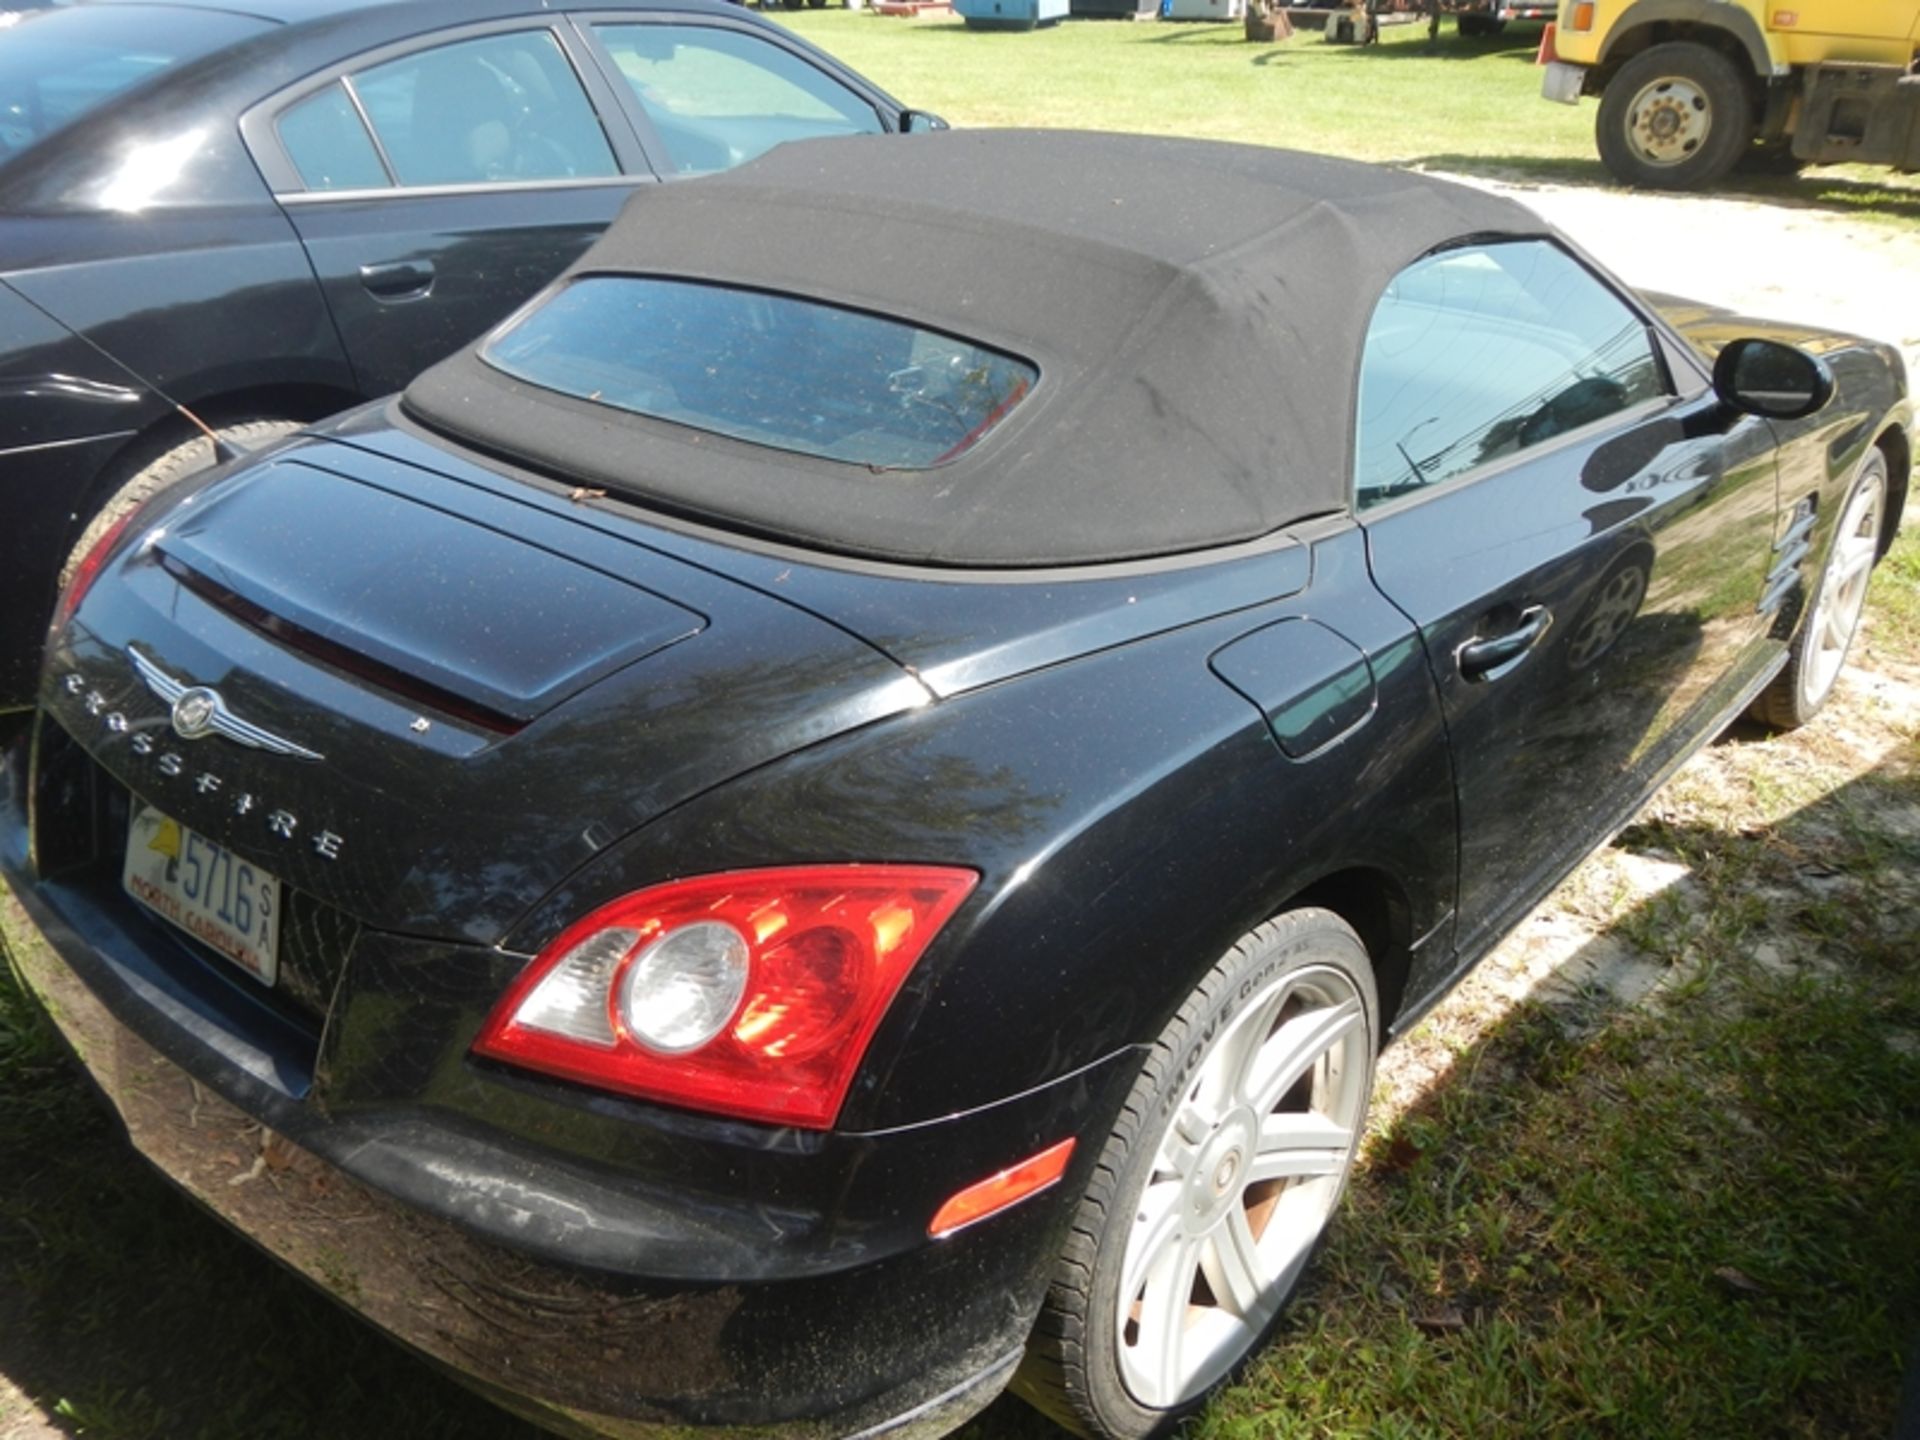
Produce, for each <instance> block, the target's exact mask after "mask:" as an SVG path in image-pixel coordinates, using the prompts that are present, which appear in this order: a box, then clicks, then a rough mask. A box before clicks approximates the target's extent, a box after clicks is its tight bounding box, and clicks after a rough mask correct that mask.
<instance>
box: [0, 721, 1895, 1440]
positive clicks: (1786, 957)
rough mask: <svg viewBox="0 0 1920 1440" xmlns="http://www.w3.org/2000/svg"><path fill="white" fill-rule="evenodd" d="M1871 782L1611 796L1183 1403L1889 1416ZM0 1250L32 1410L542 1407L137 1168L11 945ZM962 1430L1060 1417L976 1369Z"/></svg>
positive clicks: (329, 1432) (1888, 1274)
mask: <svg viewBox="0 0 1920 1440" xmlns="http://www.w3.org/2000/svg"><path fill="white" fill-rule="evenodd" d="M1748 738H1749V737H1744V736H1739V735H1736V736H1734V737H1733V740H1732V743H1735V744H1744V743H1746V742H1747V739H1748ZM1915 762H1920V756H1914V757H1910V758H1909V760H1908V761H1906V762H1903V766H1905V767H1912V768H1916V769H1920V765H1916V764H1915ZM1889 793H1893V794H1896V797H1897V798H1900V799H1901V800H1902V803H1905V804H1907V805H1908V806H1909V807H1910V808H1913V809H1916V810H1920V781H1916V778H1915V775H1914V774H1913V773H1911V772H1910V769H1909V768H1903V769H1902V770H1901V771H1900V772H1899V773H1898V774H1895V773H1892V772H1889V773H1888V774H1886V775H1881V776H1872V777H1868V778H1866V779H1864V780H1861V781H1858V782H1856V783H1855V784H1854V785H1852V786H1849V787H1846V788H1844V789H1842V790H1839V791H1836V792H1834V793H1832V794H1829V795H1827V796H1824V797H1822V798H1821V799H1819V800H1818V801H1816V802H1814V803H1812V804H1810V805H1808V806H1806V807H1805V808H1803V809H1801V810H1799V811H1798V812H1795V813H1794V814H1792V815H1791V816H1790V817H1788V818H1787V819H1785V820H1782V821H1780V822H1778V823H1774V824H1769V825H1749V826H1746V827H1744V828H1740V829H1736V830H1721V829H1716V828H1712V827H1709V826H1706V825H1702V824H1700V823H1697V822H1695V821H1692V820H1687V819H1681V820H1668V819H1663V818H1660V814H1659V812H1658V810H1656V811H1655V812H1654V818H1652V819H1643V820H1642V821H1641V822H1640V823H1639V824H1636V825H1635V826H1633V827H1631V828H1630V829H1629V830H1628V831H1626V832H1625V833H1624V834H1623V836H1622V837H1621V841H1620V842H1619V843H1620V847H1621V850H1622V852H1623V853H1624V854H1626V855H1628V856H1631V857H1635V858H1637V859H1639V860H1642V861H1651V862H1654V863H1659V864H1663V865H1666V866H1668V867H1670V868H1671V870H1672V871H1673V872H1674V873H1675V874H1676V875H1677V876H1678V877H1679V878H1678V879H1677V880H1676V882H1675V883H1674V884H1672V885H1671V886H1670V887H1669V888H1667V889H1665V890H1663V891H1660V892H1659V893H1656V894H1654V895H1652V896H1650V897H1648V898H1645V899H1643V900H1642V901H1640V902H1639V903H1637V904H1635V905H1633V906H1631V907H1629V908H1628V909H1627V910H1626V911H1625V912H1624V913H1621V914H1620V915H1618V916H1617V918H1615V919H1613V920H1612V921H1611V922H1610V923H1608V924H1606V925H1605V926H1604V927H1603V928H1602V929H1601V930H1600V931H1599V932H1598V933H1597V934H1596V935H1594V936H1593V937H1592V938H1590V939H1588V940H1587V941H1585V942H1584V943H1582V944H1580V945H1579V946H1578V947H1577V948H1575V949H1573V950H1572V952H1571V953H1569V954H1567V955H1565V956H1562V957H1559V958H1558V959H1556V960H1555V961H1554V962H1553V963H1552V965H1551V966H1550V967H1549V968H1548V970H1547V972H1546V973H1544V974H1543V977H1542V979H1541V982H1540V987H1539V989H1538V990H1537V991H1536V993H1535V996H1534V997H1533V998H1531V999H1527V1000H1524V1001H1522V1002H1521V1003H1520V1004H1519V1005H1518V1007H1517V1008H1515V1009H1514V1010H1513V1011H1512V1012H1511V1013H1510V1014H1509V1015H1507V1016H1506V1018H1504V1019H1503V1020H1501V1021H1499V1022H1497V1023H1496V1024H1495V1025H1494V1026H1493V1027H1492V1029H1491V1030H1489V1031H1488V1032H1487V1033H1485V1034H1484V1035H1482V1036H1480V1037H1479V1038H1477V1039H1475V1040H1474V1041H1473V1042H1472V1043H1470V1044H1466V1045H1463V1046H1460V1047H1459V1048H1457V1049H1455V1050H1454V1051H1452V1052H1451V1054H1450V1055H1449V1056H1448V1058H1447V1061H1446V1063H1445V1064H1443V1065H1442V1066H1441V1067H1440V1068H1439V1072H1438V1073H1437V1074H1435V1075H1434V1076H1432V1077H1431V1078H1430V1079H1428V1080H1427V1081H1425V1082H1424V1083H1423V1084H1422V1085H1421V1087H1420V1093H1419V1095H1418V1098H1417V1099H1415V1100H1414V1101H1413V1102H1412V1103H1411V1104H1410V1106H1409V1107H1408V1108H1407V1109H1405V1110H1404V1111H1403V1112H1402V1114H1401V1115H1400V1117H1399V1118H1398V1120H1397V1121H1396V1122H1395V1123H1394V1124H1393V1126H1392V1128H1391V1130H1390V1131H1389V1132H1388V1133H1387V1134H1386V1135H1385V1136H1384V1137H1381V1139H1380V1140H1379V1141H1378V1143H1376V1144H1375V1145H1374V1146H1372V1147H1371V1150H1370V1153H1369V1157H1368V1159H1367V1161H1366V1163H1365V1164H1364V1165H1363V1167H1362V1169H1361V1171H1360V1172H1359V1173H1358V1175H1357V1177H1356V1181H1355V1184H1354V1189H1353V1194H1352V1196H1351V1200H1350V1203H1349V1205H1348V1207H1347V1209H1346V1211H1345V1213H1344V1215H1343V1218H1342V1219H1341V1220H1340V1221H1339V1222H1338V1224H1337V1225H1336V1227H1335V1232H1334V1235H1333V1238H1332V1240H1331V1242H1330V1243H1329V1245H1328V1247H1327V1249H1326V1250H1325V1252H1324V1253H1323V1255H1322V1257H1321V1259H1320V1260H1319V1262H1318V1263H1317V1264H1316V1265H1315V1267H1314V1269H1313V1271H1312V1272H1311V1273H1310V1275H1309V1279H1308V1281H1307V1284H1306V1286H1305V1287H1304V1289H1303V1292H1302V1294H1301V1296H1300V1298H1299V1300H1298V1303H1297V1304H1296V1305H1295V1307H1294V1308H1293V1310H1292V1311H1291V1312H1290V1314H1289V1317H1288V1318H1287V1320H1286V1321H1285V1323H1284V1324H1283V1327H1282V1329H1281V1331H1280V1333H1279V1334H1278V1336H1277V1337H1276V1339H1275V1341H1274V1343H1273V1344H1272V1345H1271V1346H1270V1347H1269V1348H1268V1349H1267V1350H1265V1351H1264V1352H1263V1353H1262V1354H1261V1355H1260V1356H1259V1357H1257V1358H1256V1360H1255V1361H1254V1362H1253V1364H1252V1365H1251V1366H1250V1367H1249V1370H1248V1372H1247V1373H1246V1375H1245V1376H1244V1377H1243V1379H1242V1381H1241V1383H1240V1384H1239V1385H1237V1386H1236V1387H1235V1388H1234V1389H1233V1390H1231V1391H1229V1392H1228V1393H1227V1394H1226V1395H1225V1396H1224V1397H1223V1398H1222V1399H1221V1400H1220V1401H1218V1402H1216V1404H1215V1405H1214V1406H1213V1407H1211V1408H1210V1409H1209V1411H1208V1412H1207V1413H1206V1415H1205V1416H1204V1417H1202V1419H1201V1420H1200V1421H1199V1422H1198V1423H1197V1426H1196V1427H1195V1429H1196V1433H1197V1434H1198V1435H1199V1436H1200V1437H1213V1436H1222V1437H1224V1436H1229V1435H1232V1436H1241V1435H1249V1434H1259V1435H1262V1436H1266V1435H1276V1436H1277V1435H1282V1434H1285V1435H1293V1434H1298V1435H1302V1436H1309V1435H1325V1434H1328V1433H1335V1432H1338V1433H1348V1432H1350V1431H1351V1432H1356V1433H1357V1432H1365V1433H1370V1434H1381V1435H1385V1434H1396V1435H1397V1434H1404V1435H1414V1434H1421V1435H1425V1434H1472V1435H1476V1436H1487V1437H1499V1436H1520V1435H1533V1434H1539V1433H1544V1432H1547V1431H1552V1430H1557V1429H1564V1428H1566V1427H1568V1426H1572V1427H1574V1428H1575V1429H1580V1428H1581V1427H1582V1426H1584V1425H1586V1424H1587V1422H1590V1421H1591V1422H1594V1425H1595V1427H1597V1428H1593V1431H1592V1433H1595V1434H1609V1435H1620V1436H1635V1435H1650V1434H1688V1435H1693V1436H1715V1435H1720V1436H1728V1437H1735V1436H1738V1437H1742V1440H1745V1437H1747V1436H1750V1435H1753V1434H1759V1433H1782V1434H1785V1433H1794V1434H1859V1435H1872V1434H1882V1433H1885V1430H1886V1426H1887V1424H1888V1423H1889V1422H1890V1421H1891V1418H1892V1414H1893V1408H1894V1404H1895V1391H1896V1389H1897V1385H1898V1359H1899V1353H1900V1350H1901V1349H1902V1347H1903V1345H1904V1342H1905V1341H1906V1339H1907V1337H1908V1335H1909V1334H1910V1333H1911V1327H1912V1326H1913V1324H1914V1322H1915V1320H1916V1319H1917V1318H1920V1273H1917V1272H1920V1252H1916V1251H1915V1249H1914V1248H1913V1247H1912V1246H1911V1244H1910V1243H1909V1240H1910V1236H1911V1233H1912V1229H1913V1226H1914V1224H1915V1223H1916V1220H1920V1217H1917V1216H1916V1215H1915V1213H1914V1207H1915V1198H1916V1197H1915V1189H1914V1186H1915V1184H1916V1183H1920V1155H1916V1153H1915V1151H1916V1145H1915V1141H1914V1134H1913V1129H1914V1127H1913V1126H1912V1124H1911V1121H1912V1117H1913V1116H1914V1115H1915V1114H1916V1113H1920V1063H1916V1062H1915V1061H1914V1059H1913V1057H1912V1055H1911V1054H1910V1053H1908V1052H1905V1051H1902V1050H1900V1049H1898V1048H1897V1046H1896V1041H1897V1040H1898V1039H1899V1037H1901V1036H1906V1037H1909V1038H1912V1037H1914V1036H1916V1035H1920V982H1916V980H1915V979H1914V978H1913V975H1912V972H1911V966H1910V963H1909V961H1910V958H1911V954H1912V953H1913V949H1914V948H1915V947H1920V918H1916V916H1915V915H1914V913H1913V911H1912V909H1911V908H1909V909H1908V910H1907V911H1906V912H1904V913H1903V912H1902V911H1901V910H1900V909H1899V908H1898V900H1897V897H1896V896H1895V895H1894V894H1893V893H1891V892H1887V891H1885V890H1884V888H1883V881H1884V879H1885V877H1887V876H1901V875H1905V874H1910V873H1912V872H1913V871H1915V870H1916V869H1920V842H1917V841H1916V840H1915V839H1914V838H1913V836H1912V834H1910V833H1907V832H1904V831H1900V830H1898V829H1894V830H1889V831H1887V832H1886V833H1882V832H1881V830H1879V829H1876V828H1875V827H1874V826H1873V825H1871V824H1866V823H1863V819H1862V817H1863V815H1864V814H1867V813H1868V812H1869V810H1870V808H1871V805H1877V804H1880V803H1882V802H1883V801H1884V800H1885V797H1886V796H1887V795H1888V794H1889ZM1755 896H1764V897H1766V898H1765V900H1764V903H1757V902H1756V901H1755V899H1754V897H1755ZM1763 935H1764V936H1766V937H1768V940H1767V943H1768V944H1770V945H1772V946H1774V947H1775V949H1776V951H1778V952H1779V953H1776V954H1775V955H1774V957H1773V958H1772V959H1771V960H1767V961H1765V962H1764V963H1762V962H1760V961H1756V960H1754V959H1753V958H1751V957H1752V956H1753V955H1756V954H1759V953H1760V952H1759V951H1758V949H1757V947H1758V945H1759V944H1760V937H1762V936H1763ZM1796 954H1797V955H1799V956H1800V957H1801V959H1798V960H1796V959H1794V958H1792V957H1793V955H1796ZM1670 962H1671V963H1670ZM1654 981H1658V982H1659V983H1660V985H1661V987H1662V988H1663V989H1664V991H1665V994H1666V998H1665V999H1663V1000H1662V999H1656V1000H1655V1001H1653V1002H1651V1003H1650V1004H1649V1003H1635V1002H1638V1001H1641V1000H1642V992H1643V991H1644V990H1645V988H1646V986H1647V985H1648V984H1650V983H1652V982H1654ZM1441 1018H1442V1019H1444V1017H1441ZM1903 1115H1904V1116H1905V1117H1906V1122H1907V1123H1906V1125H1905V1127H1904V1130H1903V1128H1902V1126H1901V1124H1900V1117H1901V1116H1903ZM0 1276H4V1278H5V1283H4V1285H0V1375H4V1376H6V1377H7V1378H8V1379H10V1380H12V1381H13V1382H14V1383H15V1384H16V1385H18V1386H19V1387H20V1388H21V1389H22V1390H23V1391H25V1392H26V1393H27V1394H28V1395H29V1396H31V1397H32V1398H33V1399H34V1400H35V1401H36V1402H37V1403H38V1404H39V1405H40V1406H41V1408H42V1409H44V1410H46V1411H49V1412H53V1411H55V1410H56V1407H57V1408H58V1410H59V1413H60V1415H61V1417H62V1418H61V1419H60V1420H59V1422H58V1425H59V1428H58V1430H57V1431H56V1432H55V1433H57V1434H63V1435H67V1436H74V1437H78V1436H80V1435H82V1434H83V1433H84V1435H85V1436H87V1437H89V1440H93V1437H99V1440H132V1437H136V1436H137V1437H148V1436H165V1437H169V1440H226V1437H241V1436H244V1437H246V1440H339V1437H360V1436H406V1437H408V1440H439V1437H447V1440H452V1437H462V1440H534V1437H535V1436H536V1435H537V1434H538V1432H536V1431H535V1430H533V1429H532V1428H530V1427H528V1426H527V1425H525V1424H524V1423H522V1422H520V1421H517V1420H515V1419H513V1418H511V1417H509V1416H506V1415H504V1414H502V1413H501V1412H499V1411H497V1410H494V1409H493V1408H491V1407H490V1406H488V1405H487V1404H485V1403H484V1402H482V1401H480V1400H478V1399H477V1398H475V1397H472V1396H470V1395H468V1394H467V1393H466V1392H464V1391H463V1390H461V1389H459V1388H458V1387H457V1386H455V1385H454V1384H452V1383H451V1382H449V1381H446V1380H444V1379H442V1378H441V1377H440V1376H439V1375H438V1374H437V1373H436V1372H434V1371H433V1370H431V1369H429V1368H427V1367H426V1366H424V1365H422V1364H420V1363H417V1362H416V1361H415V1360H413V1359H411V1358H410V1357H409V1356H408V1355H407V1354H406V1353H404V1352H403V1351H401V1350H400V1349H399V1348H397V1347H395V1346H394V1345H392V1344H390V1343H389V1342H387V1341H386V1340H384V1339H383V1338H381V1337H380V1336H378V1335H377V1334H375V1333H374V1332H373V1331H372V1330H371V1329H370V1328H368V1327H366V1326H364V1325H363V1324H361V1323H359V1322H358V1321H356V1320H354V1319H352V1318H351V1317H349V1316H348V1315H346V1314H345V1313H344V1312H342V1311H340V1310H339V1309H337V1308H336V1307H335V1306H334V1305H333V1303H332V1302H331V1301H329V1300H327V1299H325V1298H324V1297H323V1296H321V1295H320V1294H318V1293H317V1292H315V1291H313V1290H311V1289H309V1288H308V1287H307V1286H306V1285H305V1284H304V1283H302V1282H300V1281H298V1280H296V1279H294V1278H292V1277H291V1276H290V1275H288V1274H286V1273H284V1272H282V1271H281V1270H280V1269H279V1268H278V1267H277V1266H275V1265H274V1264H272V1263H271V1262H270V1261H268V1260H267V1259H266V1258H265V1257H263V1256H261V1255H259V1254H258V1253H257V1252H255V1251H254V1250H253V1249H252V1248H251V1247H250V1246H249V1245H247V1244H246V1243H245V1242H243V1241H240V1240H239V1239H237V1238H235V1237H234V1236H232V1235H231V1234H229V1233H227V1232H226V1231H224V1230H223V1229H222V1228H221V1227H220V1226H219V1225H217V1224H216V1223H215V1222H213V1221H211V1220H209V1219H207V1218H206V1217H205V1216H203V1215H202V1214H201V1213H200V1212H199V1211H198V1210H197V1209H196V1208H195V1207H194V1206H192V1205H191V1204H190V1203H189V1202H187V1201H186V1200H184V1199H183V1198H181V1197H180V1196H179V1195H178V1194H176V1193H175V1192H174V1191H173V1189H172V1188H171V1187H170V1186H168V1185H167V1184H165V1183H164V1182H162V1181H161V1180H160V1179H158V1178H157V1177H156V1176H155V1175H154V1174H152V1173H151V1172H150V1171H148V1170H147V1169H146V1167H145V1166H144V1164H143V1163H142V1162H140V1161H139V1160H137V1159H136V1158H135V1156H134V1154H133V1152H132V1151H131V1150H130V1149H129V1148H128V1147H127V1145H126V1143H125V1141H124V1139H123V1137H122V1136H121V1134H120V1132H119V1130H118V1128H117V1126H116V1125H114V1124H113V1122H112V1121H111V1120H110V1119H109V1118H108V1117H107V1116H106V1114H105V1113H104V1112H103V1110H102V1108H101V1107H100V1106H99V1105H98V1103H97V1102H96V1100H95V1098H94V1097H93V1095H92V1094H91V1092H90V1091H89V1089H88V1087H87V1086H86V1084H85V1083H84V1081H83V1080H82V1079H81V1078H80V1076H79V1075H78V1073H77V1072H76V1071H75V1069H74V1068H73V1067H72V1066H71V1065H70V1064H69V1062H68V1061H67V1060H66V1059H65V1057H64V1055H63V1054H62V1053H60V1052H59V1050H58V1048H57V1046H56V1044H55V1042H54V1041H53V1040H52V1038H51V1036H50V1034H49V1033H48V1032H47V1030H46V1028H45V1027H44V1025H43V1024H42V1023H41V1022H39V1021H38V1019H37V1017H35V1016H33V1015H31V1014H30V1013H29V1011H28V1009H27V1007H26V1005H25V1003H24V1001H23V1000H22V997H21V996H20V995H19V993H18V991H17V990H16V989H15V987H14V984H13V981H12V979H11V977H10V974H9V973H8V972H7V970H6V967H5V966H4V965H0ZM1281 1417H1286V1418H1285V1420H1284V1423H1282V1419H1281ZM1595 1417H1603V1420H1604V1423H1602V1422H1601V1421H1600V1420H1596V1418H1595ZM18 1418H19V1417H12V1416H8V1415H7V1414H6V1413H5V1412H4V1410H0V1430H6V1428H7V1423H6V1422H8V1421H9V1420H17V1419H18ZM25 1433H26V1434H28V1435H35V1434H37V1433H39V1432H37V1431H32V1430H28V1431H25ZM962 1433H963V1435H964V1436H965V1437H966V1440H1045V1437H1051V1436H1056V1435H1057V1434H1058V1432H1056V1431H1054V1430H1052V1429H1051V1428H1050V1427H1049V1425H1048V1424H1047V1423H1046V1422H1044V1421H1042V1420H1041V1419H1040V1418H1039V1417H1038V1416H1036V1415H1034V1414H1033V1413H1032V1412H1030V1411H1028V1410H1026V1409H1025V1407H1023V1406H1021V1405H1020V1404H1019V1403H1018V1402H1016V1401H1013V1400H1011V1399H1006V1398H1003V1399H1002V1400H1001V1401H999V1402H997V1403H996V1404H995V1405H994V1406H993V1407H992V1408H990V1409H989V1410H988V1411H986V1412H985V1413H984V1414H983V1415H982V1416H981V1417H979V1418H978V1419H976V1420H975V1421H974V1422H973V1423H972V1424H970V1425H969V1426H968V1427H967V1428H966V1429H965V1430H964V1431H963V1432H962Z"/></svg>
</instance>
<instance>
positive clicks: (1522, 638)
mask: <svg viewBox="0 0 1920 1440" xmlns="http://www.w3.org/2000/svg"><path fill="white" fill-rule="evenodd" d="M1552 625H1553V612H1552V611H1551V610H1549V609H1547V607H1546V606H1544V605H1529V606H1528V607H1527V608H1526V609H1525V610H1522V611H1521V612H1520V621H1519V623H1518V624H1516V625H1515V626H1514V627H1513V629H1511V630H1509V631H1507V632H1506V633H1505V634H1502V635H1492V636H1480V635H1476V636H1474V638H1473V639H1471V640H1469V641H1467V643H1466V644H1464V645H1462V646H1461V647H1460V648H1459V649H1458V650H1457V651H1455V652H1454V663H1455V664H1456V665H1458V666H1459V667H1460V673H1461V675H1463V676H1464V677H1466V678H1467V679H1468V680H1498V679H1499V678H1500V677H1501V676H1502V675H1504V674H1506V673H1507V672H1508V671H1509V670H1511V669H1513V668H1514V666H1516V665H1518V664H1519V663H1520V662H1521V661H1522V660H1524V659H1525V658H1526V656H1527V652H1528V651H1529V650H1531V649H1533V647H1534V646H1536V645H1538V644H1539V643H1540V641H1541V639H1542V638H1543V637H1544V636H1545V635H1546V633H1547V631H1548V630H1549V629H1550V628H1551V627H1552Z"/></svg>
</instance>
